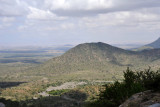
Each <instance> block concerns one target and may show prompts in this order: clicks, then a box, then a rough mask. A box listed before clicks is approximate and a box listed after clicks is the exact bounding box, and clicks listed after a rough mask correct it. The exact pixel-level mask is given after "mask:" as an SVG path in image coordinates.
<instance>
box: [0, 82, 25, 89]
mask: <svg viewBox="0 0 160 107" xmlns="http://www.w3.org/2000/svg"><path fill="white" fill-rule="evenodd" d="M23 83H26V82H0V88H10V87H14V86H18V85H20V84H23Z"/></svg>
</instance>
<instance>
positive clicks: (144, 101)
mask: <svg viewBox="0 0 160 107" xmlns="http://www.w3.org/2000/svg"><path fill="white" fill-rule="evenodd" d="M119 107H160V93H158V92H152V91H150V90H149V91H144V92H140V93H137V94H135V95H133V96H131V97H130V98H129V99H128V100H126V101H125V102H124V103H123V104H122V105H120V106H119Z"/></svg>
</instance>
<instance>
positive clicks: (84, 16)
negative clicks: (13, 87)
mask: <svg viewBox="0 0 160 107" xmlns="http://www.w3.org/2000/svg"><path fill="white" fill-rule="evenodd" d="M159 10H160V0H0V46H8V45H9V46H23V45H24V46H25V45H41V46H50V45H63V44H79V43H84V42H99V41H101V42H105V43H109V44H128V43H129V44H132V43H140V44H144V43H149V42H152V41H154V40H155V39H157V38H158V37H160V11H159Z"/></svg>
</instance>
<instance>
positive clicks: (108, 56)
mask: <svg viewBox="0 0 160 107" xmlns="http://www.w3.org/2000/svg"><path fill="white" fill-rule="evenodd" d="M159 63H160V49H152V50H144V51H140V52H139V51H137V52H135V51H129V50H124V49H121V48H117V47H114V46H111V45H108V44H105V43H101V42H98V43H84V44H80V45H77V46H76V47H74V48H72V49H70V50H69V51H67V52H66V53H64V54H63V55H61V56H59V57H56V58H53V59H51V60H49V61H47V62H45V63H44V64H42V65H41V66H39V67H37V68H35V69H32V70H31V71H32V72H40V73H55V74H56V73H71V72H77V71H109V72H112V71H123V70H125V69H126V68H127V67H128V66H129V67H131V68H142V69H143V68H148V66H153V67H159Z"/></svg>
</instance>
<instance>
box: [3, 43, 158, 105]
mask: <svg viewBox="0 0 160 107" xmlns="http://www.w3.org/2000/svg"><path fill="white" fill-rule="evenodd" d="M32 52H33V51H32ZM45 52H46V51H44V53H43V52H42V53H41V52H40V53H27V52H26V53H11V54H10V53H7V54H6V55H5V54H4V53H3V54H2V53H1V54H0V59H5V60H17V61H18V62H12V61H11V62H10V61H9V62H6V63H0V81H1V83H2V84H1V83H0V87H2V88H1V89H0V92H1V93H0V97H1V98H5V99H7V100H11V101H18V102H19V103H20V104H21V105H23V104H24V103H25V104H26V103H27V105H31V106H32V105H36V106H37V107H39V106H47V104H48V103H51V102H52V104H53V105H56V104H57V103H55V102H59V103H58V105H59V104H61V103H62V102H63V103H65V104H69V103H70V104H73V105H74V106H76V105H77V104H79V102H78V103H77V101H79V100H80V103H81V104H82V103H84V102H85V101H87V102H90V101H95V100H96V99H97V98H99V97H98V96H97V95H99V94H100V92H102V91H103V87H102V86H101V85H104V84H108V85H105V89H104V90H107V92H106V94H107V95H108V96H109V97H110V98H112V99H109V100H107V101H106V100H104V98H105V97H104V96H103V95H105V94H104V93H101V94H100V98H101V99H102V100H101V101H97V102H98V103H100V104H104V103H105V104H109V103H110V104H111V105H118V104H119V103H121V102H122V101H124V100H125V99H126V98H128V97H129V96H131V95H132V94H133V93H136V92H139V91H143V90H146V89H150V88H152V87H155V89H156V88H157V89H159V88H158V87H156V85H154V84H152V83H156V81H157V83H158V81H159V79H154V80H153V81H154V82H153V81H152V82H151V83H150V82H149V81H147V80H143V79H142V77H149V76H146V75H152V74H154V72H153V73H151V74H150V71H149V74H145V73H143V72H142V73H139V74H138V73H132V72H131V74H132V75H131V74H130V75H129V71H130V70H128V72H127V73H126V75H129V77H132V76H133V77H134V76H135V77H134V78H136V82H135V83H134V84H131V86H130V87H128V85H127V82H128V80H127V82H125V81H123V79H124V78H127V76H125V75H124V76H123V71H124V70H125V69H126V68H127V67H128V66H129V67H130V68H131V69H133V70H137V71H141V70H142V69H144V68H146V67H148V66H151V67H152V69H153V70H155V69H157V68H158V67H159V63H160V54H159V53H160V50H159V49H156V50H146V51H141V52H133V51H128V50H124V49H120V48H116V47H113V46H111V45H108V44H104V43H86V44H80V45H78V46H76V47H75V48H72V49H71V50H69V51H67V52H66V53H65V54H63V55H61V56H58V57H55V58H52V59H50V60H48V59H49V58H51V57H52V56H50V55H51V54H52V55H53V56H54V55H58V54H59V53H58V54H57V53H55V54H54V53H52V52H51V51H50V52H51V53H50V52H49V51H47V53H45ZM32 55H33V56H32ZM48 55H49V56H48ZM59 55H60V54H59ZM23 60H30V61H29V62H24V61H23ZM32 60H34V61H37V62H38V63H35V62H34V61H32ZM45 60H48V61H47V62H45ZM2 62H3V61H2ZM144 74H145V75H144ZM138 75H140V77H141V79H140V80H139V79H138ZM155 75H157V74H155ZM152 76H153V77H155V76H154V75H152ZM150 80H152V79H151V78H150ZM113 81H117V82H115V83H114V84H112V82H113ZM118 81H119V82H118ZM120 81H123V82H122V83H121V82H120ZM134 81H135V80H134ZM144 81H146V82H144ZM66 82H86V83H87V84H86V85H82V86H78V87H75V88H74V89H71V90H57V91H51V92H49V94H51V96H50V97H42V96H41V95H40V94H39V93H41V92H44V91H46V89H47V88H48V87H49V86H59V85H61V84H63V83H66ZM132 82H133V81H131V83H132ZM139 82H140V83H141V84H139ZM142 83H143V84H142ZM157 83H156V84H157ZM128 84H129V83H128ZM146 84H149V85H146ZM117 87H118V88H117ZM126 87H128V88H127V89H126ZM116 90H117V93H116V92H114V91H116ZM119 90H120V91H122V93H118V91H119ZM123 90H128V91H125V92H124V91H123ZM126 92H127V93H126ZM109 93H112V94H113V93H114V94H113V96H112V95H111V94H109ZM124 94H125V95H126V96H123V97H122V95H124ZM77 95H79V96H81V97H77ZM116 95H118V97H117V96H116ZM66 96H67V98H68V97H69V98H71V99H70V100H71V101H69V100H68V99H65V97H66ZM103 97H104V98H103ZM34 98H35V99H34ZM81 99H82V100H81ZM114 99H116V100H115V101H116V102H115V103H112V102H113V101H112V100H114ZM42 102H44V103H42ZM52 104H51V105H52ZM96 104H97V103H95V105H96Z"/></svg>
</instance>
